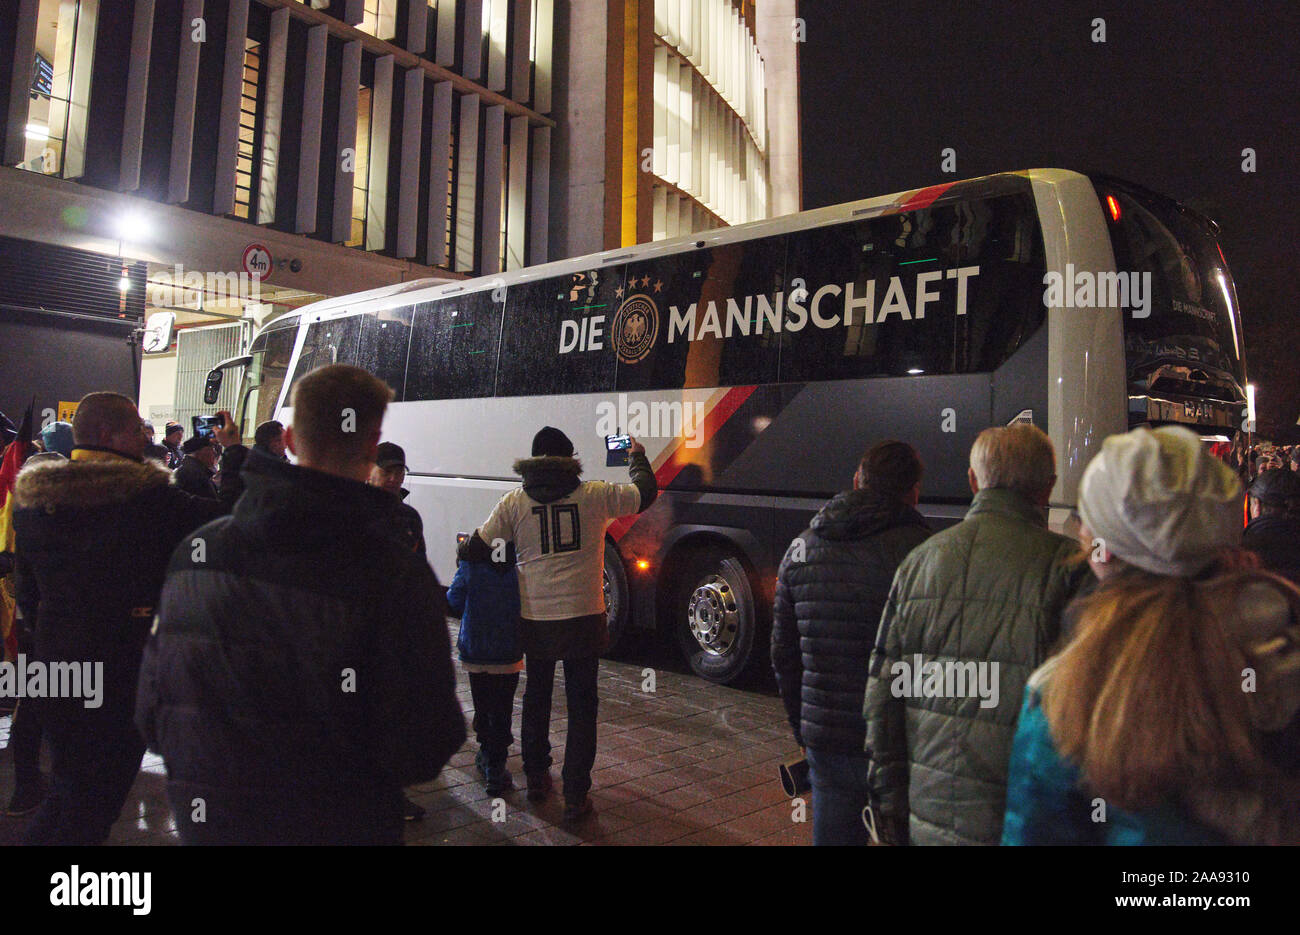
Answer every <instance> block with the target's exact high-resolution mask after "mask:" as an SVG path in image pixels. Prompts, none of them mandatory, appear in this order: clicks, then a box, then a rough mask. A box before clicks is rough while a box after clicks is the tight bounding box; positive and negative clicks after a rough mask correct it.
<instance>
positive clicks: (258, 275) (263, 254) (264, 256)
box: [243, 243, 271, 282]
mask: <svg viewBox="0 0 1300 935" xmlns="http://www.w3.org/2000/svg"><path fill="white" fill-rule="evenodd" d="M243 265H244V272H245V273H247V274H248V276H249V278H250V279H255V280H257V281H258V282H261V281H262V280H263V279H265V278H266V277H267V276H269V275H270V273H271V251H270V250H268V249H267V248H266V247H265V246H264V245H263V244H260V243H250V244H249V245H248V246H247V247H245V248H244V259H243Z"/></svg>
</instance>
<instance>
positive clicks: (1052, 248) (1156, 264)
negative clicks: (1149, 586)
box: [209, 169, 1246, 682]
mask: <svg viewBox="0 0 1300 935" xmlns="http://www.w3.org/2000/svg"><path fill="white" fill-rule="evenodd" d="M334 362H346V363H352V364H356V365H359V366H361V367H364V368H366V369H367V370H369V371H371V372H373V373H375V374H376V375H378V376H380V377H382V378H383V379H384V380H386V381H387V382H388V384H389V385H390V386H391V387H392V388H393V390H394V391H395V393H396V400H395V402H394V404H393V405H392V406H391V407H390V408H389V411H388V415H387V417H386V420H385V423H384V427H383V432H384V437H385V438H386V439H391V440H393V441H396V442H397V443H399V444H401V445H403V446H404V447H405V449H406V451H407V460H408V464H409V468H410V473H409V475H408V482H407V486H408V488H409V489H410V491H411V493H410V498H409V500H408V502H409V503H411V504H413V505H414V506H415V507H416V508H417V509H418V510H419V512H420V514H421V515H422V517H423V519H424V529H425V536H426V538H427V546H428V553H429V556H430V560H431V562H432V563H433V565H434V568H435V570H436V572H437V574H438V576H439V579H440V580H441V581H443V582H444V583H445V582H447V581H449V580H450V578H451V576H452V574H453V572H454V563H455V557H454V549H455V544H456V536H457V534H458V533H468V532H472V531H473V530H474V529H475V528H476V527H478V526H479V525H480V524H482V522H483V521H484V520H485V519H486V518H487V516H488V513H489V512H490V511H491V509H492V506H493V504H494V503H495V502H496V500H497V499H498V498H499V497H500V496H501V495H502V493H504V492H505V491H506V490H508V489H510V488H511V487H512V486H514V485H515V484H517V483H518V478H517V477H515V476H514V475H513V474H512V464H513V462H514V461H515V459H517V458H519V457H523V456H527V455H528V454H529V446H530V442H531V439H532V437H533V434H534V433H535V432H536V431H537V430H538V429H539V428H541V427H542V426H543V425H554V426H557V427H559V428H560V429H562V430H563V431H564V432H565V433H566V434H568V436H569V437H570V438H571V439H573V441H574V444H575V446H576V448H577V454H578V455H579V456H580V457H581V458H582V459H583V464H584V467H585V476H586V477H587V478H600V479H605V480H610V481H620V480H621V481H626V480H627V475H626V469H625V468H622V467H612V468H611V467H606V457H605V440H604V437H605V436H607V435H617V434H621V433H628V434H631V435H634V436H635V437H636V438H637V439H639V440H640V441H642V442H643V443H644V444H645V447H646V452H647V455H648V457H649V458H650V461H651V464H652V465H653V467H654V470H655V473H656V476H657V477H658V481H659V486H660V489H661V491H662V492H661V493H660V495H659V498H658V500H657V501H656V502H655V503H654V505H653V506H652V507H651V508H650V509H649V510H647V511H646V512H645V513H643V514H641V515H639V516H636V517H631V518H626V519H622V520H619V521H617V522H615V523H614V525H613V526H611V527H610V529H609V531H608V536H607V540H606V542H605V591H606V600H607V608H608V614H609V623H610V633H611V637H612V640H613V643H614V644H615V645H617V644H618V642H619V640H620V639H621V638H622V637H623V636H625V635H626V634H628V633H629V632H630V631H631V630H633V629H635V628H653V627H662V628H665V629H667V630H671V631H672V633H673V634H674V635H675V637H676V639H677V640H678V641H679V642H680V645H681V648H682V650H683V652H684V654H685V656H686V658H687V659H688V660H689V662H690V665H691V667H692V668H693V670H694V671H695V672H696V673H698V674H699V675H701V676H703V677H704V678H706V679H710V680H713V681H717V682H732V681H734V680H736V679H738V678H739V677H740V676H741V675H742V674H744V673H745V672H746V671H747V670H749V669H752V668H755V667H758V666H762V665H765V664H766V660H765V657H766V652H765V648H764V647H765V641H766V637H767V634H766V628H767V627H768V626H769V618H770V606H771V601H772V598H773V592H774V588H775V580H776V569H777V566H778V564H779V562H780V560H781V557H782V556H783V554H784V552H785V549H786V547H787V546H788V544H789V543H790V541H791V539H792V538H793V537H794V536H796V535H798V534H799V532H800V531H802V530H803V529H804V528H805V527H806V526H807V524H808V521H809V519H810V518H811V516H812V515H813V514H814V512H815V511H816V510H817V509H818V508H819V507H820V506H821V505H822V503H823V502H824V501H825V500H826V499H827V498H828V497H830V496H831V495H833V494H834V493H835V492H837V491H839V490H843V489H846V488H848V487H849V486H850V484H851V479H852V477H853V473H854V469H855V466H856V464H857V462H858V459H859V458H860V456H861V455H862V453H863V451H864V450H865V449H866V448H867V447H868V446H869V445H870V444H871V443H872V442H874V441H877V440H881V439H885V438H897V439H902V440H905V441H907V442H910V443H911V444H913V445H914V446H916V448H917V449H918V450H919V451H920V453H921V455H922V458H923V460H924V463H925V477H924V481H923V484H922V502H921V506H920V509H921V511H922V512H923V513H924V514H926V515H927V516H929V517H930V518H931V520H932V522H933V524H934V525H935V526H943V525H947V524H949V523H952V522H955V521H956V520H957V519H959V518H960V517H961V516H962V515H963V513H964V512H965V509H966V507H967V506H968V504H969V502H970V497H971V494H970V489H969V487H968V485H967V481H966V468H967V457H968V452H969V449H970V446H971V442H972V441H973V440H974V438H975V436H976V434H977V433H978V432H979V431H980V430H982V429H984V428H986V427H988V426H992V425H1005V424H1008V423H1011V422H1015V421H1017V420H1019V421H1028V422H1032V423H1033V424H1035V425H1038V426H1039V427H1041V428H1042V429H1044V430H1045V431H1046V432H1047V434H1048V435H1049V436H1050V437H1051V439H1052V442H1053V444H1054V445H1055V448H1056V451H1057V456H1058V460H1059V464H1058V475H1059V477H1058V480H1057V483H1056V487H1055V489H1054V491H1053V493H1052V498H1051V506H1050V520H1051V522H1052V523H1053V525H1054V526H1056V527H1058V528H1059V527H1063V526H1064V525H1065V523H1066V520H1067V518H1068V517H1069V515H1070V512H1071V510H1072V509H1073V507H1074V505H1075V498H1076V494H1077V490H1078V486H1079V480H1080V477H1081V474H1082V472H1083V469H1084V467H1085V465H1086V464H1087V462H1088V460H1089V458H1090V457H1091V455H1092V454H1093V453H1094V452H1095V451H1096V450H1097V449H1098V446H1099V445H1100V443H1101V441H1102V439H1103V438H1105V437H1106V436H1107V435H1110V434H1112V433H1115V432H1122V431H1125V430H1126V429H1128V428H1129V427H1130V426H1135V425H1141V424H1150V425H1156V424H1167V423H1178V424H1183V425H1186V426H1188V427H1190V428H1191V429H1193V430H1194V431H1196V432H1198V433H1200V434H1201V435H1202V436H1204V437H1206V438H1215V439H1223V438H1228V437H1230V436H1231V435H1232V434H1233V433H1234V432H1235V431H1236V430H1237V429H1238V428H1239V426H1240V425H1241V423H1242V420H1243V416H1244V413H1243V407H1244V405H1245V394H1244V392H1243V387H1244V385H1245V379H1246V376H1245V365H1244V360H1243V354H1242V333H1241V322H1240V313H1239V309H1238V307H1237V300H1236V295H1235V291H1234V286H1233V282H1232V277H1231V274H1230V273H1229V271H1228V267H1227V264H1226V262H1225V260H1224V258H1223V254H1222V252H1221V250H1220V248H1219V245H1218V240H1217V228H1216V226H1215V225H1214V224H1213V222H1211V221H1209V220H1208V219H1206V218H1204V217H1202V216H1200V215H1198V214H1196V213H1194V212H1193V211H1191V210H1188V209H1187V208H1185V207H1183V206H1182V205H1180V204H1178V203H1177V202H1175V201H1173V200H1171V199H1169V198H1166V197H1162V196H1160V195H1157V194H1155V193H1153V192H1150V191H1147V190H1144V189H1142V188H1139V187H1137V186H1135V185H1131V184H1128V183H1125V182H1122V181H1120V180H1117V179H1112V178H1108V177H1100V176H1086V175H1081V174H1077V173H1075V172H1069V171H1063V170H1057V169H1045V170H1030V171H1020V172H1009V173H1001V174H997V175H990V176H986V177H982V178H977V179H972V180H969V181H962V182H953V183H949V184H942V185H935V186H932V187H929V188H922V189H919V190H915V191H909V192H904V193H903V194H899V195H889V196H885V197H881V198H872V199H868V200H865V201H857V202H852V203H850V204H844V205H837V206H834V207H828V208H820V209H817V210H813V211H805V212H802V213H799V214H794V215H790V216H787V217H780V218H773V219H770V220H764V221H757V222H754V223H750V224H744V225H740V226H736V227H729V228H724V229H721V230H716V231H711V232H708V233H701V234H692V235H690V236H688V237H681V238H677V239H674V240H667V241H659V242H655V243H649V244H644V245H640V246H636V247H628V248H624V249H617V250H609V251H606V252H604V253H599V254H596V255H594V256H587V257H582V258H580V259H573V260H564V261H561V262H556V263H550V264H546V265H543V266H537V267H533V268H529V269H524V270H519V271H516V272H511V273H508V274H505V275H501V276H492V277H483V278H480V279H475V280H468V281H458V282H439V281H432V280H426V281H421V282H415V283H406V284H402V285H400V286H393V287H388V288H384V289H378V290H373V291H370V292H365V293H361V294H358V295H352V296H345V297H342V298H336V299H330V300H327V301H323V302H319V303H316V304H313V305H310V306H305V307H303V308H302V309H300V310H298V311H296V312H295V313H292V314H289V315H286V316H284V317H281V318H280V319H278V320H275V321H273V322H271V323H269V324H268V325H266V326H265V327H264V328H263V330H262V331H261V333H260V334H258V336H257V337H256V338H255V339H254V341H253V343H252V345H251V348H250V354H248V355H246V356H243V357H239V358H235V359H232V360H230V361H224V362H223V363H222V364H221V365H219V367H218V369H217V370H214V371H213V373H212V374H211V375H210V381H209V386H210V388H211V386H212V385H214V384H215V385H216V386H217V387H219V386H220V381H221V373H222V369H223V368H226V367H243V374H242V384H241V389H240V393H239V397H238V400H239V401H238V404H237V407H238V408H237V412H236V413H235V415H236V418H237V419H239V420H240V421H241V423H242V424H243V426H244V431H245V433H246V434H251V432H252V427H253V426H255V425H256V424H257V423H259V422H261V421H263V420H265V419H269V418H272V417H275V418H280V419H282V420H285V419H287V418H289V413H288V406H289V401H290V398H291V396H290V393H291V389H292V387H293V385H294V382H295V381H296V380H297V379H298V378H300V377H301V376H302V375H303V374H305V373H307V372H309V371H310V370H312V369H313V368H316V367H320V366H323V365H326V364H330V363H334ZM214 398H215V397H214ZM551 535H552V537H553V538H554V540H555V545H556V547H557V548H564V547H566V546H572V543H571V542H568V541H567V539H566V537H571V536H572V535H573V532H572V529H571V527H568V526H564V525H562V524H558V523H557V524H556V527H555V528H553V529H552V531H551Z"/></svg>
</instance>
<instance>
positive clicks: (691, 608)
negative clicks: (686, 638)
mask: <svg viewBox="0 0 1300 935" xmlns="http://www.w3.org/2000/svg"><path fill="white" fill-rule="evenodd" d="M686 618H687V622H688V623H689V625H690V628H691V635H692V636H694V637H695V640H696V642H698V643H699V644H700V648H701V649H703V650H704V651H705V652H706V653H709V654H711V655H714V656H722V655H725V654H726V653H728V652H730V651H731V647H732V646H733V645H734V644H735V642H736V637H737V636H738V635H739V634H740V608H739V606H738V605H737V603H736V595H735V592H734V591H732V589H731V585H730V584H728V583H727V580H726V579H725V578H723V577H721V576H719V575H710V576H709V577H708V578H706V579H705V580H704V581H702V582H701V583H700V584H699V586H698V587H696V589H695V591H694V592H693V593H692V594H691V599H690V602H689V603H688V604H687V605H686Z"/></svg>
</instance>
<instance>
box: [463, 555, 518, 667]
mask: <svg viewBox="0 0 1300 935" xmlns="http://www.w3.org/2000/svg"><path fill="white" fill-rule="evenodd" d="M506 551H507V554H506V556H505V559H504V561H500V562H494V561H492V560H491V557H490V556H488V557H480V558H479V559H478V560H474V559H471V558H469V557H467V556H468V555H469V553H470V549H469V548H467V547H463V548H462V549H461V550H460V553H461V558H460V563H459V564H458V565H457V566H456V576H455V577H454V578H453V579H452V581H451V587H449V588H448V589H447V607H448V608H449V609H450V611H451V615H452V616H453V617H459V618H460V635H459V637H458V638H457V640H456V649H457V650H459V652H460V661H461V662H468V663H470V664H473V665H508V664H510V663H514V662H518V661H519V660H520V659H522V658H523V657H524V653H523V649H522V648H521V646H520V643H519V574H518V572H516V571H515V555H514V549H513V548H509V549H507V550H506Z"/></svg>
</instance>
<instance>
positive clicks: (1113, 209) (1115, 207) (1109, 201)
mask: <svg viewBox="0 0 1300 935" xmlns="http://www.w3.org/2000/svg"><path fill="white" fill-rule="evenodd" d="M1106 207H1107V208H1110V219H1111V220H1112V221H1118V220H1119V202H1118V201H1116V200H1115V196H1114V195H1107V196H1106Z"/></svg>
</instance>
